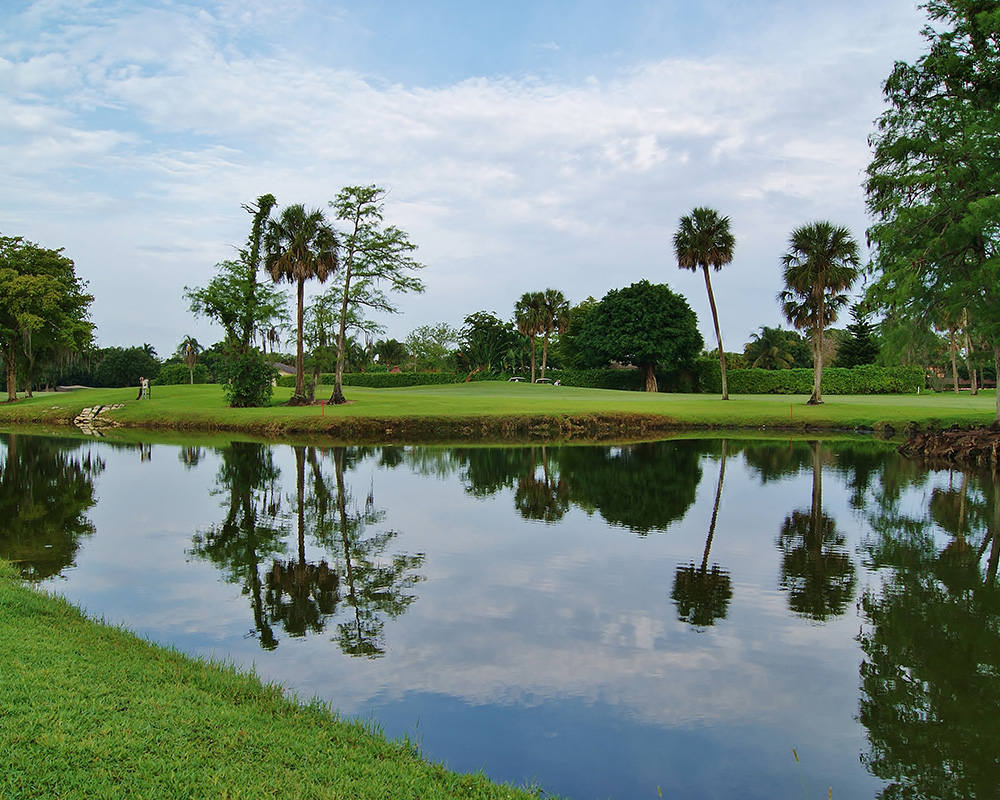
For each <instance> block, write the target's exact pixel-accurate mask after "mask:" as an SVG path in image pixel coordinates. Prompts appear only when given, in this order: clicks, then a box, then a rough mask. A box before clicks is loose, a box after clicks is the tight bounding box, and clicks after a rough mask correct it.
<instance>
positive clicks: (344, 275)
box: [330, 184, 424, 404]
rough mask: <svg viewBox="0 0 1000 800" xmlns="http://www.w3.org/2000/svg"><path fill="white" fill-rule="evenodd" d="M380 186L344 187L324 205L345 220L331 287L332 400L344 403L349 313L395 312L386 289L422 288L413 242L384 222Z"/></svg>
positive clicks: (408, 289)
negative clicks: (336, 307)
mask: <svg viewBox="0 0 1000 800" xmlns="http://www.w3.org/2000/svg"><path fill="white" fill-rule="evenodd" d="M385 195H386V190H385V189H382V188H380V187H378V186H375V185H374V184H371V185H368V186H345V187H344V188H343V189H341V190H340V194H338V195H337V197H336V199H334V200H331V201H330V206H332V207H333V209H334V210H335V212H336V215H337V219H338V220H339V221H341V222H343V223H346V230H344V231H342V232H341V234H340V236H341V244H342V247H343V257H342V260H341V270H340V274H339V276H338V280H339V285H338V286H337V287H336V291H337V293H338V296H339V298H340V331H339V333H338V336H337V373H336V374H337V379H336V380H335V381H334V388H333V395H332V396H331V397H330V400H331V402H333V403H337V404H340V403H343V402H345V398H344V393H343V389H342V380H341V376H342V375H343V374H344V368H345V358H346V352H345V349H344V348H345V343H346V341H347V328H348V324H349V316H348V315H349V314H351V313H353V314H354V315H355V317H356V318H358V319H360V318H361V316H362V314H361V313H360V309H361V308H362V307H363V308H366V309H373V310H375V311H381V312H384V313H387V314H394V313H396V307H395V305H394V304H393V302H392V301H391V299H390V298H389V295H388V294H387V291H388V292H397V293H400V292H422V291H423V290H424V284H423V282H422V281H421V280H420V279H419V278H417V277H416V276H414V275H413V274H411V273H413V272H416V271H418V270H421V269H423V268H424V265H423V264H421V263H419V262H418V261H416V260H415V259H414V258H413V257H412V253H413V252H414V251H415V250H416V249H417V246H416V245H415V244H413V243H412V242H411V241H410V237H409V235H408V234H407V233H406V231H403V230H400V229H399V228H397V227H395V226H394V225H385V224H384V216H383V210H384V204H383V202H382V201H383V199H384V198H385Z"/></svg>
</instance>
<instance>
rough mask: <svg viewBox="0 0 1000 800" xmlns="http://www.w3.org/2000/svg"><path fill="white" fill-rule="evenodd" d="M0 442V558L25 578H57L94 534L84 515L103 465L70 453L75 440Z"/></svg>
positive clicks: (11, 438) (10, 437) (0, 437)
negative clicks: (11, 563)
mask: <svg viewBox="0 0 1000 800" xmlns="http://www.w3.org/2000/svg"><path fill="white" fill-rule="evenodd" d="M0 443H2V444H3V445H4V447H3V450H2V451H0V458H2V459H3V461H2V463H0V558H3V559H5V560H7V561H11V562H13V563H14V564H15V565H16V566H17V567H18V569H19V570H20V572H21V575H22V577H24V578H25V579H27V580H31V581H38V580H42V579H44V578H48V577H51V576H53V575H58V574H59V573H60V572H61V571H62V570H63V569H65V568H66V567H69V566H72V565H73V560H74V558H75V557H76V551H77V548H78V547H79V546H80V539H81V538H82V537H84V536H89V535H91V534H92V533H93V532H94V527H93V525H92V524H91V523H90V521H89V520H88V519H87V517H86V513H87V511H89V510H90V508H91V507H92V506H93V505H94V504H95V503H96V502H97V498H96V496H95V493H94V478H95V477H96V476H97V475H99V474H100V472H101V471H102V470H103V469H104V462H103V461H102V460H101V458H100V457H96V456H92V455H91V453H90V450H89V447H88V449H87V450H86V451H85V452H83V453H78V452H76V451H77V450H78V449H80V448H81V447H84V446H86V445H84V444H82V443H80V442H74V441H69V440H63V439H50V438H43V437H39V436H20V435H18V434H14V433H11V434H0Z"/></svg>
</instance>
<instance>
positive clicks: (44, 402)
mask: <svg viewBox="0 0 1000 800" xmlns="http://www.w3.org/2000/svg"><path fill="white" fill-rule="evenodd" d="M329 393H330V389H329V387H320V389H319V390H318V391H317V395H318V396H319V397H327V396H328V395H329ZM290 394H291V390H289V389H281V388H279V389H276V390H275V398H274V404H273V405H271V406H270V407H267V408H255V409H233V408H228V407H227V406H226V404H225V401H224V399H223V396H222V391H221V389H220V387H218V386H214V385H195V386H186V385H181V386H154V387H153V395H152V398H151V399H150V400H142V401H136V400H135V390H134V389H81V390H76V391H73V392H63V393H55V394H38V395H36V396H35V397H34V398H32V399H30V400H26V399H21V400H19V401H18V402H17V403H9V404H8V403H3V404H0V426H4V427H11V426H14V427H20V426H24V425H53V424H56V425H60V424H61V425H65V424H69V423H71V422H72V419H73V418H74V417H75V416H76V415H77V414H78V413H79V412H80V410H82V409H83V408H85V407H92V406H95V405H111V404H115V403H124V408H122V409H119V410H116V411H112V412H108V417H109V418H110V419H113V420H115V421H116V422H118V423H120V424H121V425H123V426H126V427H135V428H142V429H151V428H159V429H171V430H191V431H195V430H199V431H212V430H215V431H232V430H238V431H244V432H248V433H256V434H260V435H264V436H286V435H289V434H302V435H326V436H333V437H339V438H342V439H347V440H351V441H398V442H408V441H451V440H468V439H480V440H484V439H485V440H489V439H493V440H516V439H526V438H527V439H530V438H549V439H553V438H555V439H558V438H564V439H565V438H573V437H577V438H601V437H602V436H603V437H604V438H608V437H614V436H627V435H638V434H643V433H649V434H655V433H656V432H659V431H663V430H666V429H676V428H698V427H702V428H703V427H711V428H723V429H733V430H738V429H743V430H749V429H760V428H771V429H773V428H778V429H782V430H816V429H828V430H856V429H871V428H878V427H882V426H884V425H890V426H892V428H894V429H895V430H896V431H902V430H903V429H904V428H905V427H906V426H907V425H908V424H910V423H914V424H915V425H916V426H918V427H921V428H923V427H934V426H950V425H953V424H958V425H960V426H963V427H973V426H979V425H987V424H989V423H990V422H992V421H993V417H994V414H995V395H994V393H993V392H988V393H987V392H983V393H980V394H979V395H978V396H977V397H973V396H971V395H970V394H968V393H965V394H958V395H956V394H954V393H950V392H949V393H944V392H942V393H933V392H931V393H925V394H920V395H864V396H843V395H831V396H829V397H828V398H827V401H826V403H824V404H823V405H820V406H809V405H807V404H806V402H805V401H806V399H807V397H806V396H805V395H803V396H788V395H734V396H732V398H731V399H730V400H728V401H723V400H721V399H720V398H719V397H718V396H717V395H702V394H653V395H650V394H646V393H644V392H621V391H611V390H602V389H580V388H575V387H568V386H546V385H541V386H539V385H531V384H524V383H500V382H477V383H469V384H458V385H449V386H419V387H412V388H403V389H365V388H361V387H348V389H347V396H348V399H349V400H350V401H351V402H350V403H348V404H347V405H342V406H332V405H315V406H306V407H291V406H287V405H284V402H285V401H286V400H287V399H288V397H289V396H290ZM2 397H3V396H2V395H0V398H2Z"/></svg>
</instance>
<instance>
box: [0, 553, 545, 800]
mask: <svg viewBox="0 0 1000 800" xmlns="http://www.w3.org/2000/svg"><path fill="white" fill-rule="evenodd" d="M0 641H3V643H4V645H3V647H2V648H0V693H2V696H3V713H2V714H0V748H2V752H3V754H4V768H3V770H2V771H0V797H3V798H8V797H9V798H18V799H19V800H22V799H26V798H97V797H99V798H105V800H108V799H110V798H150V797H157V798H275V797H294V798H301V799H302V800H307V799H308V798H325V800H331V799H333V798H383V797H392V798H511V799H512V800H513V799H520V798H528V797H533V796H535V795H533V794H530V793H528V792H527V791H523V790H518V789H515V788H513V787H510V786H503V785H498V784H494V783H491V782H490V781H488V780H487V779H486V778H485V777H484V776H482V775H478V774H476V775H462V774H458V773H454V772H450V771H448V770H447V769H445V768H443V767H442V766H440V765H436V764H431V763H428V762H427V761H425V760H423V759H422V758H421V757H420V755H419V753H418V752H417V751H416V748H415V747H414V746H413V745H412V744H411V743H409V742H406V741H390V740H388V739H386V738H385V737H384V736H382V735H381V734H380V733H379V732H378V731H373V730H372V729H371V727H370V726H366V725H364V724H361V723H359V722H356V721H350V720H343V719H339V718H338V717H337V716H336V715H335V714H334V713H332V712H331V711H330V710H329V709H328V708H326V707H325V706H322V705H320V704H316V703H312V704H305V705H303V704H300V703H297V702H295V701H294V698H289V697H286V696H284V694H283V693H282V691H281V689H280V688H279V687H277V686H274V685H266V684H263V683H262V682H261V681H260V680H259V679H257V678H256V677H255V676H253V675H249V674H245V673H240V672H238V671H236V670H235V669H232V668H230V667H227V666H224V665H221V664H217V663H205V662H202V661H198V660H195V659H192V658H189V657H187V656H184V655H182V654H180V653H178V652H176V651H173V650H169V649H165V648H162V647H158V646H155V645H152V644H149V643H148V642H145V641H143V640H141V639H139V638H138V637H136V636H134V635H132V634H130V633H129V632H127V631H124V630H122V629H119V628H116V627H112V626H108V625H103V624H98V623H95V622H92V621H89V620H87V619H86V618H85V617H84V616H83V614H82V613H81V612H80V611H79V610H78V609H76V608H75V607H73V606H72V605H70V604H69V603H67V602H66V601H64V600H62V599H61V598H57V597H53V596H49V595H46V594H43V593H41V592H37V591H34V590H32V589H29V588H27V587H25V586H22V585H20V583H19V582H18V581H17V577H16V573H15V572H14V570H13V569H12V568H11V567H10V565H7V564H0Z"/></svg>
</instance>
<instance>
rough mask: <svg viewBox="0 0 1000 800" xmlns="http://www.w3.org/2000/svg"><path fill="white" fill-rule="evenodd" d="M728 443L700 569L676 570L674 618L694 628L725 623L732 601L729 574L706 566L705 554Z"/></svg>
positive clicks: (712, 530)
mask: <svg viewBox="0 0 1000 800" xmlns="http://www.w3.org/2000/svg"><path fill="white" fill-rule="evenodd" d="M727 445H728V442H727V441H726V440H725V439H723V440H722V455H721V456H720V458H719V480H718V483H717V484H716V487H715V504H714V505H713V506H712V521H711V522H710V523H709V525H708V538H707V539H706V540H705V552H704V553H703V554H702V557H701V566H700V567H695V565H694V562H693V561H692V562H691V563H690V564H681V565H680V566H678V567H677V574H676V576H675V577H674V589H673V592H671V595H670V596H671V598H672V599H673V601H674V603H675V604H676V605H677V616H678V617H679V618H680V619H682V620H684V621H685V622H688V623H690V624H692V625H694V626H696V627H707V626H709V625H714V624H715V621H716V620H718V619H725V616H726V611H727V609H728V608H729V601H730V600H732V598H733V585H732V579H731V578H730V576H729V573H728V572H727V571H726V570H724V569H722V567H720V566H719V565H718V564H712V566H711V568H709V566H708V554H709V551H710V550H711V549H712V539H714V538H715V523H716V521H717V520H718V518H719V502H720V501H721V500H722V482H723V480H724V479H725V477H726V449H727Z"/></svg>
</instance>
